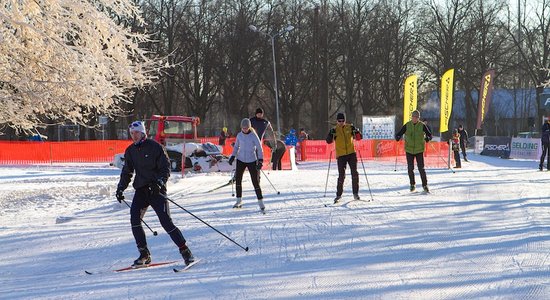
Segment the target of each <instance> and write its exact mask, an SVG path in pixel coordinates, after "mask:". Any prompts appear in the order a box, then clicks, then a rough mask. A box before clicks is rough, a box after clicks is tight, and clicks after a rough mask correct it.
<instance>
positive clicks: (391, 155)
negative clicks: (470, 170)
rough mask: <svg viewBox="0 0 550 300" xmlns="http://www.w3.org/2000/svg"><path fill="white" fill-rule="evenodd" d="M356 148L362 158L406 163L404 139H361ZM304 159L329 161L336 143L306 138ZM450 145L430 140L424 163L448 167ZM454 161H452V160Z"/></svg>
mask: <svg viewBox="0 0 550 300" xmlns="http://www.w3.org/2000/svg"><path fill="white" fill-rule="evenodd" d="M354 144H355V150H356V152H357V154H358V156H360V159H369V160H382V161H384V160H386V161H395V159H396V156H397V162H398V163H399V164H406V163H407V162H406V158H405V145H404V142H403V141H399V142H396V141H394V140H361V141H355V142H354ZM300 148H301V155H302V160H305V161H328V159H329V157H330V155H331V151H332V152H333V153H332V158H333V159H334V157H335V155H336V153H335V150H334V144H327V143H326V142H325V141H323V140H305V141H303V142H302V145H301V147H300ZM448 151H449V145H448V144H447V143H445V142H430V143H428V144H426V151H425V152H424V163H425V165H426V167H429V168H444V167H447V157H448ZM451 162H452V161H451Z"/></svg>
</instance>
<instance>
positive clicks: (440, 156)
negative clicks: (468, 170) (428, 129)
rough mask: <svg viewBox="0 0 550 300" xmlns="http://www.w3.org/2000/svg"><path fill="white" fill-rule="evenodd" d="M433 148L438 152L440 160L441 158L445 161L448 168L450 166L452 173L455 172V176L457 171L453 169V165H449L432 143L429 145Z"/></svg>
mask: <svg viewBox="0 0 550 300" xmlns="http://www.w3.org/2000/svg"><path fill="white" fill-rule="evenodd" d="M428 144H430V145H431V146H432V149H434V151H436V152H437V154H438V155H439V158H441V160H442V161H443V163H444V164H446V165H447V166H449V169H450V170H451V172H453V174H454V173H455V170H453V168H452V167H451V164H448V163H447V161H446V160H445V159H444V158H443V155H441V152H439V151H437V149H435V147H434V145H433V144H432V143H429V142H428Z"/></svg>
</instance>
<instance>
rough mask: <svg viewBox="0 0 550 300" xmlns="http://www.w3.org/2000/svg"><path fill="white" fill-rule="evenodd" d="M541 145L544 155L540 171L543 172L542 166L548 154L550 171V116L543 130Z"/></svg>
mask: <svg viewBox="0 0 550 300" xmlns="http://www.w3.org/2000/svg"><path fill="white" fill-rule="evenodd" d="M540 139H541V144H542V155H541V156H540V164H539V170H541V171H542V165H543V164H544V157H545V156H546V154H547V153H548V158H547V159H546V169H547V170H550V150H549V149H548V146H549V145H550V116H548V119H546V122H545V123H544V125H542V128H541V136H540Z"/></svg>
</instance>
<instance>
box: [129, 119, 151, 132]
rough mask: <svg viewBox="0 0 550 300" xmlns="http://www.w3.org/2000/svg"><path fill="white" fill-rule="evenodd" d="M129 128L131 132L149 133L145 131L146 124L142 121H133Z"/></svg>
mask: <svg viewBox="0 0 550 300" xmlns="http://www.w3.org/2000/svg"><path fill="white" fill-rule="evenodd" d="M128 129H129V130H130V132H132V131H139V132H141V133H143V134H147V132H146V131H145V125H144V124H143V122H142V121H134V122H132V123H131V124H130V125H128Z"/></svg>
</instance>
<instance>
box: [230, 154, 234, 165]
mask: <svg viewBox="0 0 550 300" xmlns="http://www.w3.org/2000/svg"><path fill="white" fill-rule="evenodd" d="M234 161H235V156H231V157H230V158H229V165H230V166H232V165H233V162H234Z"/></svg>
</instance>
